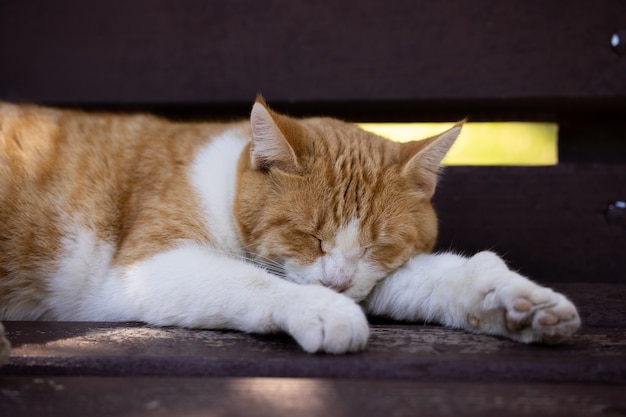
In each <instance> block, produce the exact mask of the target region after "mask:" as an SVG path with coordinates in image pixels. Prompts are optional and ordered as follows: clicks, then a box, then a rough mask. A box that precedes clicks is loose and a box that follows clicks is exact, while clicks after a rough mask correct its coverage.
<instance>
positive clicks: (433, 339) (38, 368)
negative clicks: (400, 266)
mask: <svg viewBox="0 0 626 417" xmlns="http://www.w3.org/2000/svg"><path fill="white" fill-rule="evenodd" d="M7 328H8V331H9V337H10V340H12V342H13V343H14V348H13V351H12V356H11V358H10V361H9V364H8V365H5V367H4V368H2V370H0V374H4V375H31V376H37V375H39V376H41V375H47V376H125V377H130V376H160V377H164V376H180V377H182V376H196V377H200V376H202V377H229V376H236V377H300V378H349V379H372V378H373V379H398V380H413V381H424V382H427V381H431V382H432V381H440V382H446V381H464V382H471V381H481V382H488V381H490V382H496V381H500V382H533V383H538V382H578V383H621V384H624V383H626V360H625V359H624V358H625V357H626V345H625V344H624V340H625V339H626V329H623V328H621V329H611V328H604V329H585V330H584V331H581V332H580V333H579V334H577V335H576V336H575V337H574V338H573V339H572V341H571V342H569V343H567V344H565V345H562V346H559V347H545V346H527V345H521V344H517V343H514V342H510V341H508V340H501V339H497V338H491V337H488V336H482V335H471V334H466V333H465V332H462V331H457V330H449V329H442V328H439V327H433V326H423V325H373V326H372V329H371V336H370V342H369V345H368V349H367V350H365V351H364V352H360V353H357V354H352V355H340V356H332V355H307V354H305V353H303V352H302V351H301V350H300V349H299V347H298V346H297V345H296V344H295V343H294V342H293V341H292V340H291V339H289V338H287V337H284V336H280V335H273V336H257V335H246V334H242V333H238V332H218V331H208V330H207V331H192V330H184V329H156V328H149V327H145V326H142V325H139V324H129V323H123V324H117V323H68V322H65V323H61V324H58V323H32V324H30V323H29V324H27V323H20V322H16V323H11V322H8V323H7ZM17 333H22V335H21V336H20V335H19V334H17ZM33 333H39V334H40V336H34V337H33ZM16 334H17V335H16ZM23 339H26V340H28V342H23V341H22V340H23ZM29 339H30V340H29ZM37 339H39V342H37V341H36V340H37Z"/></svg>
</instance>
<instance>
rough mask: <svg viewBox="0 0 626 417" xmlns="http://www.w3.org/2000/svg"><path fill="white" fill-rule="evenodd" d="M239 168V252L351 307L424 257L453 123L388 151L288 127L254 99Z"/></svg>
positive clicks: (322, 124)
mask: <svg viewBox="0 0 626 417" xmlns="http://www.w3.org/2000/svg"><path fill="white" fill-rule="evenodd" d="M251 125H252V139H251V142H250V144H249V148H247V149H246V150H245V151H244V154H243V155H242V158H241V159H240V162H239V167H238V184H237V187H238V189H237V193H236V198H235V216H236V218H237V221H238V224H239V228H240V231H241V235H242V239H243V243H244V244H245V245H246V247H247V249H248V251H249V252H250V253H252V254H254V255H256V256H258V257H259V259H269V260H272V261H275V262H278V263H280V264H281V265H282V266H283V268H284V271H285V278H286V279H287V280H289V281H293V282H297V283H301V284H320V285H324V286H327V287H329V288H332V289H334V290H336V291H338V292H342V293H344V294H345V295H347V296H349V297H351V298H353V299H355V300H357V301H360V300H362V299H364V298H365V297H366V296H367V294H368V293H369V292H370V291H371V290H372V288H373V287H374V286H375V285H376V284H377V283H378V282H380V280H382V279H383V278H384V277H385V276H387V275H389V273H390V272H392V271H394V270H395V269H397V268H398V267H400V266H401V265H402V264H403V263H405V262H406V261H407V260H408V259H409V258H410V257H412V256H415V255H417V254H419V253H422V252H428V251H430V250H432V248H433V246H434V244H435V239H436V236H437V217H436V215H435V212H434V210H433V207H432V205H431V202H430V200H431V197H432V195H433V193H434V191H435V186H436V183H437V172H438V170H439V164H440V162H441V160H442V159H443V157H444V156H445V154H446V152H447V151H448V149H449V148H450V146H452V144H453V143H454V141H455V139H456V137H457V136H458V134H459V132H460V130H461V124H457V125H456V126H454V127H453V128H452V129H450V130H448V131H446V132H444V133H442V134H441V135H439V136H436V137H433V138H429V139H426V140H423V141H416V142H409V143H402V144H401V143H396V142H392V141H389V140H387V139H384V138H382V137H379V136H377V135H374V134H372V133H368V132H365V131H363V130H362V129H360V128H358V127H357V126H355V125H353V124H350V123H345V122H341V121H339V120H335V119H327V118H310V119H294V118H290V117H287V116H284V115H281V114H278V113H275V112H273V111H272V110H270V109H269V108H268V107H267V106H266V104H265V102H264V101H263V100H262V99H261V98H259V99H257V102H256V103H255V104H254V107H253V109H252V114H251Z"/></svg>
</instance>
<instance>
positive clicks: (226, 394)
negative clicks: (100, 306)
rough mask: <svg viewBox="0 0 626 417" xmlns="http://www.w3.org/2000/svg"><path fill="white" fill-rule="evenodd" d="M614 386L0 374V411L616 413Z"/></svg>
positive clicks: (618, 391)
mask: <svg viewBox="0 0 626 417" xmlns="http://www.w3.org/2000/svg"><path fill="white" fill-rule="evenodd" d="M625 409H626V400H625V399H624V395H623V387H621V386H601V385H600V386H581V385H574V384H563V385H556V386H555V385H546V384H494V383H481V384H475V383H474V384H459V383H450V384H440V383H415V382H406V381H353V380H350V381H346V380H318V379H268V378H202V379H201V378H159V379H154V378H128V379H127V378H124V379H120V378H80V377H71V378H67V377H53V378H32V377H0V413H1V414H2V415H5V416H12V417H21V416H27V417H38V416H45V417H50V416H64V417H73V416H80V417H83V416H87V415H98V416H103V417H104V416H111V417H113V416H128V415H132V416H137V417H139V416H148V415H150V416H153V415H157V416H176V417H179V416H182V415H186V416H201V415H203V416H206V415H211V416H225V415H228V416H246V417H253V416H254V417H255V416H272V417H274V416H329V417H330V416H348V417H352V416H355V415H363V416H370V415H371V416H378V415H393V416H414V415H422V414H424V413H425V414H427V415H431V416H443V415H455V416H482V417H485V416H503V415H506V416H521V415H524V416H527V415H541V416H555V415H556V416H568V417H573V416H588V415H596V414H600V415H621V414H620V413H623V411H624V410H625Z"/></svg>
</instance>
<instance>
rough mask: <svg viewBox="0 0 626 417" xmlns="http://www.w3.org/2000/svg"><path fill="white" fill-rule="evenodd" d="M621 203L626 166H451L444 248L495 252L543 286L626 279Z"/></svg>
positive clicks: (440, 200) (439, 196)
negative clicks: (614, 210)
mask: <svg viewBox="0 0 626 417" xmlns="http://www.w3.org/2000/svg"><path fill="white" fill-rule="evenodd" d="M624 144H626V142H624ZM621 149H622V150H624V151H625V152H626V148H624V146H623V145H622V146H621ZM624 155H626V153H625V154H624ZM614 201H626V164H625V163H613V164H559V165H557V166H551V167H533V168H520V167H448V168H446V169H445V171H444V174H443V177H442V181H441V183H440V186H439V188H438V189H437V192H436V194H435V206H436V209H437V211H438V213H439V218H440V236H439V240H438V249H440V250H446V249H453V250H458V251H462V252H465V253H469V254H472V253H474V252H477V251H480V250H484V249H492V250H495V251H496V252H498V253H500V254H501V255H503V256H504V258H505V259H506V260H507V261H509V262H510V264H511V265H512V266H513V267H514V268H515V269H518V270H520V271H521V272H522V273H524V274H526V275H529V276H531V277H533V278H535V279H537V280H540V281H541V282H544V283H554V282H613V283H617V282H621V283H626V256H624V254H626V229H624V227H623V226H620V225H617V224H610V223H609V222H608V221H607V217H606V211H607V208H608V206H609V204H610V203H611V202H614Z"/></svg>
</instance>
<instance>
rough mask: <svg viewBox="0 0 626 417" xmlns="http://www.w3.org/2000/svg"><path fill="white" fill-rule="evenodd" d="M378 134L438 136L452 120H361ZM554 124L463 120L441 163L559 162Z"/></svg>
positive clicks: (399, 138)
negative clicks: (402, 121) (370, 121)
mask: <svg viewBox="0 0 626 417" xmlns="http://www.w3.org/2000/svg"><path fill="white" fill-rule="evenodd" d="M359 126H360V127H361V128H362V129H364V130H367V131H370V132H373V133H375V134H377V135H380V136H384V137H386V138H389V139H392V140H395V141H398V142H408V141H411V140H419V139H424V138H427V137H431V136H434V135H437V134H439V133H441V132H443V131H445V130H446V129H449V128H451V127H452V126H454V123H360V124H359ZM557 137H558V125H557V124H556V123H521V122H498V123H465V125H463V129H462V130H461V134H460V136H459V138H458V139H457V141H456V143H455V144H454V146H453V147H452V149H450V152H448V155H447V156H446V158H445V159H444V160H443V164H444V165H521V166H533V165H536V166H544V165H556V164H557V163H558V152H557Z"/></svg>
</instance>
